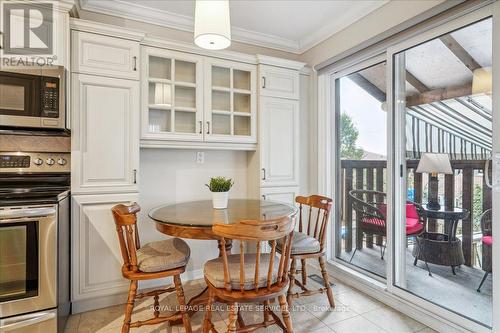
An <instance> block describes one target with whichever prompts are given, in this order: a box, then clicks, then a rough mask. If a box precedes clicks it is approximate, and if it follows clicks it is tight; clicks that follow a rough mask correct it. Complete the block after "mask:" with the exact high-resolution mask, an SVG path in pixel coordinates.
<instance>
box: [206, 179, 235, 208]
mask: <svg viewBox="0 0 500 333" xmlns="http://www.w3.org/2000/svg"><path fill="white" fill-rule="evenodd" d="M233 184H234V182H233V180H232V179H231V178H226V177H213V178H210V182H209V183H208V184H205V185H206V186H207V187H208V189H209V190H210V192H212V204H213V206H214V208H215V209H226V208H227V200H228V194H229V190H230V189H231V187H232V186H233Z"/></svg>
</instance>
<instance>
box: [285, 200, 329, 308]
mask: <svg viewBox="0 0 500 333" xmlns="http://www.w3.org/2000/svg"><path fill="white" fill-rule="evenodd" d="M295 202H297V203H298V204H299V230H298V231H295V232H294V233H293V243H292V247H291V261H292V264H291V268H290V287H289V289H288V296H287V297H288V306H291V305H292V301H293V298H299V297H301V296H311V295H315V294H319V293H325V292H326V294H327V297H328V302H329V303H330V307H331V308H335V301H334V299H333V292H332V288H331V286H330V282H329V281H328V272H327V271H326V267H325V258H324V256H325V250H326V229H327V226H328V220H329V216H330V210H331V208H332V199H330V198H327V197H323V196H320V195H311V196H309V197H302V196H298V197H296V198H295ZM304 210H306V212H304ZM306 215H307V216H306ZM278 251H279V252H281V251H282V249H281V247H280V246H278ZM316 258H317V259H318V260H319V265H320V267H321V275H322V276H323V283H324V284H325V287H324V288H320V289H318V290H309V289H308V288H307V287H306V284H307V270H306V260H307V259H316ZM297 260H300V261H301V271H300V272H301V274H302V281H299V280H297V279H296V278H295V275H296V274H297V273H298V272H297ZM295 284H297V285H298V286H299V287H300V288H301V289H302V292H297V293H293V287H294V285H295Z"/></svg>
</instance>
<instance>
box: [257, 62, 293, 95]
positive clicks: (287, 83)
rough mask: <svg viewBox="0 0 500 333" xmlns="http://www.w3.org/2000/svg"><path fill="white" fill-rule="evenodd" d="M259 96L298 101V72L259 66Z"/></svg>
mask: <svg viewBox="0 0 500 333" xmlns="http://www.w3.org/2000/svg"><path fill="white" fill-rule="evenodd" d="M259 79H260V82H259V85H260V95H261V96H271V97H280V98H291V99H299V94H300V91H299V71H297V70H294V69H287V68H280V67H275V66H266V65H261V66H259Z"/></svg>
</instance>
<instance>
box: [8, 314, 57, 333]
mask: <svg viewBox="0 0 500 333" xmlns="http://www.w3.org/2000/svg"><path fill="white" fill-rule="evenodd" d="M55 317H56V313H55V311H49V312H42V313H40V312H39V313H30V314H27V315H23V316H19V317H15V318H8V319H2V320H0V330H1V331H2V332H8V331H13V330H15V329H19V328H22V327H27V326H32V325H35V324H38V323H41V322H44V321H48V320H51V319H54V318H55Z"/></svg>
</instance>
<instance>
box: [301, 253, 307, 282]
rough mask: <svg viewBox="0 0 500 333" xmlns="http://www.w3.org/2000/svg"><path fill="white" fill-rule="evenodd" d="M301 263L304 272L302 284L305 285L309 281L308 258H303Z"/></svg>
mask: <svg viewBox="0 0 500 333" xmlns="http://www.w3.org/2000/svg"><path fill="white" fill-rule="evenodd" d="M300 263H301V267H300V269H301V273H302V284H303V285H304V286H305V285H306V283H307V271H306V260H305V259H301V260H300Z"/></svg>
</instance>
